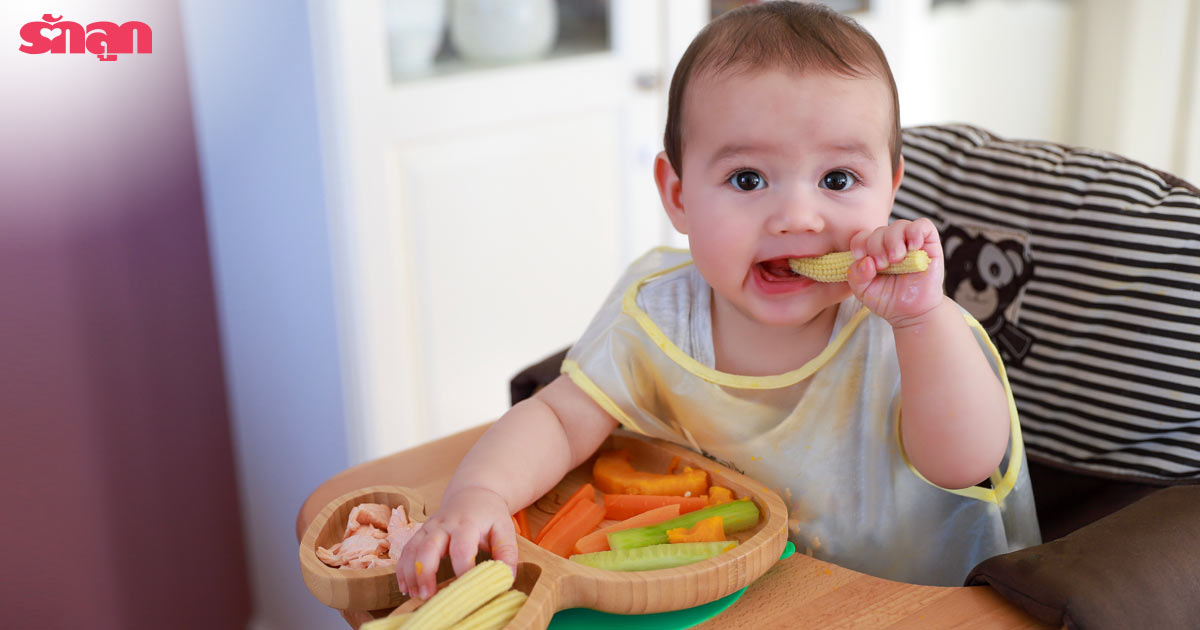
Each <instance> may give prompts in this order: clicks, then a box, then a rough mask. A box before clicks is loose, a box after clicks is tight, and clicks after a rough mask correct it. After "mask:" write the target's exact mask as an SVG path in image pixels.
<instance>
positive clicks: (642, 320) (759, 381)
mask: <svg viewBox="0 0 1200 630" xmlns="http://www.w3.org/2000/svg"><path fill="white" fill-rule="evenodd" d="M691 264H692V261H690V260H689V261H687V262H685V263H680V264H678V265H675V266H674V267H669V268H667V269H663V270H661V271H656V272H654V273H652V274H650V275H648V276H646V277H644V278H642V279H641V280H638V281H637V282H635V283H633V284H632V285H631V286H630V287H629V289H627V290H626V291H625V296H624V297H623V298H622V300H621V310H622V311H624V312H625V314H626V315H629V316H630V317H632V318H633V319H634V321H636V322H637V323H638V325H639V326H641V328H642V331H643V332H645V333H646V335H647V336H648V337H650V340H651V341H653V342H654V345H656V346H658V347H659V349H661V350H662V351H663V352H664V353H666V355H667V356H668V357H670V359H671V360H672V361H674V362H675V363H676V364H678V365H679V367H682V368H683V369H685V370H687V371H688V372H691V373H692V374H693V375H695V376H698V377H700V378H702V379H704V380H706V381H708V382H710V383H714V384H716V385H722V386H724V387H735V388H739V389H779V388H782V387H788V386H790V385H795V384H796V383H799V382H800V381H803V380H804V379H806V378H808V377H810V376H812V375H813V373H815V372H816V371H817V370H819V369H821V366H823V365H825V364H826V363H828V362H829V360H830V359H831V358H833V355H835V354H837V353H838V351H839V350H841V349H842V346H843V345H845V343H846V340H847V339H849V338H850V335H851V334H852V333H853V332H854V329H855V328H857V327H858V325H859V324H860V323H862V321H863V319H865V318H866V317H867V315H868V314H869V313H870V311H869V310H867V307H865V306H864V307H863V308H861V309H859V311H858V312H857V313H855V314H854V315H853V316H852V317H851V318H850V321H848V322H846V325H845V326H843V327H842V329H841V330H840V331H838V334H837V336H836V337H834V339H833V341H831V342H829V345H827V346H825V349H824V350H822V351H821V353H820V354H818V355H817V356H815V357H813V358H812V360H811V361H809V362H808V363H805V364H804V365H802V366H800V367H798V368H796V369H794V370H792V371H790V372H784V373H783V374H774V375H771V376H743V375H741V374H730V373H729V372H721V371H719V370H715V369H713V368H710V367H708V366H707V365H704V364H703V363H700V362H699V361H697V360H695V359H693V358H692V357H691V356H689V355H688V354H687V353H686V352H684V351H683V350H680V349H679V346H676V345H675V344H674V343H673V342H672V341H671V340H670V339H669V338H667V336H666V335H665V334H663V332H662V330H660V329H659V327H658V325H657V324H655V323H654V320H652V319H650V316H649V315H647V314H646V311H643V310H642V308H641V307H640V306H638V305H637V295H638V292H640V291H641V289H642V286H643V285H645V284H646V283H647V282H650V281H651V280H654V279H655V278H658V277H661V276H664V275H666V274H669V273H672V272H674V271H678V270H679V269H682V268H684V267H687V266H688V265H691Z"/></svg>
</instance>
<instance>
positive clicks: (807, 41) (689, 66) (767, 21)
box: [663, 0, 900, 178]
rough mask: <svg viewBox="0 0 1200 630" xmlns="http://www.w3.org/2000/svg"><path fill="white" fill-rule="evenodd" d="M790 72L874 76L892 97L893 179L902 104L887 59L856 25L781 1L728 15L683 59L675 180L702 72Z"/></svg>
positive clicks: (670, 131) (674, 115)
mask: <svg viewBox="0 0 1200 630" xmlns="http://www.w3.org/2000/svg"><path fill="white" fill-rule="evenodd" d="M774 68H784V69H790V70H795V71H797V72H810V71H814V70H815V71H825V72H832V73H835V74H839V75H843V76H849V77H863V76H868V75H874V76H876V77H879V78H880V79H884V80H886V81H887V84H888V88H889V89H890V90H891V93H892V122H893V128H892V135H891V138H890V139H889V141H888V148H889V149H891V153H892V172H893V173H894V172H895V171H896V169H897V168H898V167H899V166H900V98H899V95H898V94H897V92H896V80H895V79H894V78H893V77H892V70H891V68H890V67H889V66H888V62H887V57H885V56H884V54H883V49H882V48H880V47H879V44H878V43H877V42H876V41H875V38H874V37H871V34H870V33H868V32H867V31H866V30H865V29H863V28H862V27H861V26H859V25H858V23H857V22H855V21H854V20H852V19H850V18H848V17H845V16H843V15H841V14H840V13H838V12H836V11H834V10H833V9H830V8H829V7H826V6H824V5H821V4H815V3H806V2H790V1H789V2H785V1H782V0H777V1H771V2H764V3H762V4H754V5H748V6H744V7H739V8H737V9H734V10H732V11H729V12H727V13H725V14H723V15H721V16H720V17H718V18H717V19H715V20H713V21H712V22H711V23H710V24H709V25H708V26H705V27H704V29H703V30H701V31H700V33H699V34H698V35H696V39H694V40H692V43H691V45H689V46H688V48H687V50H686V51H685V52H684V53H683V57H682V58H680V60H679V65H677V66H675V74H674V76H673V77H672V78H671V90H670V93H669V95H668V100H667V130H666V132H665V133H664V134H663V146H664V147H665V149H666V153H667V160H668V161H670V163H671V167H672V168H674V169H675V174H676V175H677V176H679V177H681V178H682V177H683V163H682V160H683V97H684V94H685V92H686V90H687V86H688V83H689V82H690V80H691V79H692V77H694V76H696V75H697V74H699V73H701V72H707V71H712V72H721V71H726V70H740V71H748V70H749V71H753V70H766V69H774Z"/></svg>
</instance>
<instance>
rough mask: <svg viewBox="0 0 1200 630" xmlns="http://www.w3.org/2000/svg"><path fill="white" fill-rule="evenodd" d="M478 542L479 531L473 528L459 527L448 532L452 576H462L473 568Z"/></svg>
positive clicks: (477, 551)
mask: <svg viewBox="0 0 1200 630" xmlns="http://www.w3.org/2000/svg"><path fill="white" fill-rule="evenodd" d="M479 542H480V537H479V530H478V529H476V528H474V527H471V526H468V525H460V526H459V527H457V528H455V529H454V530H453V531H452V532H450V565H451V566H453V567H454V575H462V574H464V573H466V572H467V571H470V570H471V567H474V566H475V556H476V555H477V554H478V553H479V547H480V545H479Z"/></svg>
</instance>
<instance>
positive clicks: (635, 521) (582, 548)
mask: <svg viewBox="0 0 1200 630" xmlns="http://www.w3.org/2000/svg"><path fill="white" fill-rule="evenodd" d="M676 516H679V504H677V503H672V504H670V505H664V506H662V507H657V508H654V509H653V510H649V511H646V512H642V513H641V514H638V515H637V516H631V517H629V518H627V519H625V520H623V521H621V522H619V523H613V524H612V525H609V526H608V527H601V528H600V529H597V530H596V531H594V532H592V533H590V534H588V535H587V536H584V537H583V538H580V539H579V542H577V543H575V553H592V552H595V551H608V550H609V549H608V534H609V533H610V532H619V531H621V530H623V529H630V528H632V527H645V526H647V525H658V524H659V523H661V522H663V521H669V520H671V519H673V518H675V517H676Z"/></svg>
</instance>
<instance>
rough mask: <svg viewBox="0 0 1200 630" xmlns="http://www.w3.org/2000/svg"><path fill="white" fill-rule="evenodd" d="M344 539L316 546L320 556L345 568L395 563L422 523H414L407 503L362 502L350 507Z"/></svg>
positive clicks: (322, 559) (328, 563)
mask: <svg viewBox="0 0 1200 630" xmlns="http://www.w3.org/2000/svg"><path fill="white" fill-rule="evenodd" d="M347 521H348V522H347V523H346V533H345V535H344V536H343V538H342V542H339V543H336V544H334V545H333V546H331V547H329V548H328V549H326V548H325V547H317V558H318V559H320V560H321V562H324V563H325V564H327V565H329V566H331V567H335V568H342V569H373V568H375V567H387V566H395V565H396V559H397V558H399V557H400V550H402V549H404V545H405V544H407V543H408V541H409V539H410V538H412V536H413V534H415V533H416V531H417V530H418V529H420V528H421V525H423V523H413V522H411V521H409V520H408V518H407V517H406V516H405V514H404V507H403V506H397V507H396V508H395V509H392V508H390V507H388V506H386V505H383V504H380V503H362V504H359V505H356V506H354V508H353V509H351V510H350V516H349V518H348V519H347Z"/></svg>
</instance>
